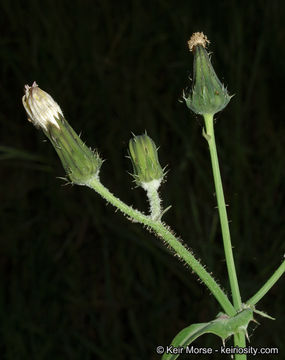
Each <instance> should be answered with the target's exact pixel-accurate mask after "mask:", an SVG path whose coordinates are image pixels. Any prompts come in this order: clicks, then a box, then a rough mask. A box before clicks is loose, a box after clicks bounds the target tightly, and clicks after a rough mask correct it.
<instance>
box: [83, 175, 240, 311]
mask: <svg viewBox="0 0 285 360" xmlns="http://www.w3.org/2000/svg"><path fill="white" fill-rule="evenodd" d="M85 185H86V186H89V187H90V188H92V189H93V190H95V191H96V192H97V193H98V194H100V195H101V196H102V197H103V198H104V199H106V200H107V201H108V202H109V203H111V204H112V205H114V206H115V207H116V208H117V209H119V210H120V211H121V212H122V213H124V214H126V215H128V216H129V217H130V218H131V219H133V220H135V221H137V222H140V223H141V224H143V225H146V226H147V229H149V230H154V231H155V232H156V234H157V235H158V236H159V237H161V238H162V239H163V240H164V241H165V242H166V243H167V244H168V245H169V246H170V247H171V248H172V249H173V250H174V252H175V253H176V254H177V255H178V257H179V258H181V259H182V260H184V261H185V262H186V263H187V264H188V265H189V266H190V268H191V269H192V270H193V271H194V272H195V273H196V274H197V275H198V276H199V278H200V279H201V280H202V281H203V282H204V283H205V285H206V286H207V287H208V288H209V290H210V291H211V293H212V294H213V295H214V297H215V298H216V299H217V301H218V302H219V304H220V305H221V307H222V308H223V310H224V311H225V312H226V314H227V315H229V316H234V315H235V314H236V311H235V309H234V307H233V305H232V304H231V302H230V301H229V299H228V297H227V295H226V294H225V293H224V292H223V290H222V289H221V288H220V286H219V285H218V284H217V282H216V281H215V279H214V278H213V277H212V276H211V275H210V274H209V273H208V272H207V271H206V270H205V268H204V266H203V265H201V264H200V262H199V261H198V260H197V259H196V258H195V257H194V255H193V254H192V253H191V252H190V251H189V250H187V249H186V248H185V247H184V246H183V245H182V243H181V242H180V241H179V240H178V239H177V238H176V237H175V236H174V235H173V233H172V232H171V230H170V229H169V227H167V226H166V225H165V224H163V223H162V222H161V221H160V220H153V219H151V217H149V216H147V215H144V214H142V213H141V212H140V211H138V210H135V209H133V208H132V207H131V206H128V205H127V204H125V203H124V202H122V201H121V200H120V199H118V198H116V197H115V196H114V195H113V194H112V193H111V192H110V191H109V190H108V189H107V188H106V187H105V186H104V185H103V184H102V183H101V182H100V180H99V178H98V177H93V178H92V179H90V180H89V181H88V182H87V183H86V184H85Z"/></svg>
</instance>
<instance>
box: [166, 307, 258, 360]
mask: <svg viewBox="0 0 285 360" xmlns="http://www.w3.org/2000/svg"><path fill="white" fill-rule="evenodd" d="M252 319H253V310H252V309H249V308H247V309H245V310H242V311H241V312H239V313H238V314H237V315H235V316H233V317H229V316H227V315H225V314H221V315H220V316H219V317H218V318H216V319H215V320H213V321H210V322H208V323H200V324H193V325H190V326H188V327H186V328H185V329H183V330H181V331H180V332H179V333H178V334H177V335H176V336H175V338H174V339H173V341H172V343H171V345H170V346H169V347H167V348H166V349H167V351H166V352H165V353H164V355H163V356H162V360H175V359H177V358H178V356H179V355H180V354H174V353H172V349H174V348H182V347H183V348H184V350H186V349H185V348H186V347H187V346H188V345H190V344H191V343H192V342H193V341H194V340H195V339H197V338H198V337H199V336H202V335H204V334H207V333H211V334H215V335H217V336H219V337H220V338H221V339H222V341H224V340H225V339H227V338H228V337H230V336H231V335H234V334H237V333H240V332H242V333H246V334H247V332H246V329H247V326H248V324H249V322H250V321H251V320H252Z"/></svg>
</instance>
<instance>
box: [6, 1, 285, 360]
mask: <svg viewBox="0 0 285 360" xmlns="http://www.w3.org/2000/svg"><path fill="white" fill-rule="evenodd" d="M284 10H285V9H284V2H282V1H272V2H269V1H261V0H256V1H250V2H248V1H247V2H245V1H237V0H229V1H215V2H214V1H203V2H196V1H195V2H194V1H191V0H187V1H178V2H177V1H170V0H154V1H143V0H128V1H121V2H119V1H111V0H96V1H91V0H89V1H87V0H86V1H82V0H81V1H79V0H73V1H67V0H61V1H57V2H54V1H46V0H43V1H36V0H26V1H20V0H11V1H8V0H3V1H2V2H1V38H0V61H1V67H0V72H1V82H0V103H1V108H0V126H1V148H0V151H1V152H0V159H1V207H0V211H1V217H0V219H1V239H0V249H1V250H0V284H1V285H0V323H1V340H0V348H1V359H2V358H3V359H9V360H10V359H11V360H17V359H21V360H25V359H29V360H30V359H37V360H44V359H71V360H72V359H80V360H84V359H86V360H91V359H92V360H93V359H102V360H103V359H104V360H105V359H106V360H110V359H117V360H121V359H122V360H123V359H136V360H146V359H158V358H159V357H158V356H157V355H156V354H155V348H156V346H157V345H167V344H169V343H170V341H171V339H172V338H173V336H174V335H175V334H176V333H177V332H178V331H179V330H180V329H182V328H183V327H185V326H187V325H189V324H191V323H195V322H206V321H209V320H211V319H213V318H214V317H215V315H216V314H217V313H218V312H219V311H220V308H219V307H218V305H217V304H216V301H215V299H214V298H213V297H212V296H210V295H209V292H208V290H207V289H205V287H204V286H203V285H201V284H200V283H199V282H197V278H196V277H195V276H194V275H192V274H191V272H189V271H188V269H187V268H186V267H185V266H184V265H183V264H182V263H180V262H179V261H178V260H177V259H176V258H174V257H173V256H172V254H170V253H169V252H168V250H167V249H166V248H164V246H163V244H161V243H160V241H159V240H158V239H157V238H155V237H154V236H153V235H151V234H148V233H147V232H146V231H145V229H143V228H142V227H141V226H139V225H137V224H133V223H130V222H129V221H128V220H127V219H126V218H124V217H122V216H121V214H118V213H117V214H116V213H115V212H114V209H113V208H112V207H111V206H110V205H109V206H106V203H105V201H103V200H102V199H101V198H99V197H98V196H97V194H96V193H94V192H92V191H91V190H90V189H87V188H83V187H76V186H70V185H67V186H63V185H64V181H62V180H60V179H58V177H61V176H64V172H63V169H62V167H61V165H60V162H59V160H58V159H57V157H56V154H55V152H54V150H53V148H52V146H51V145H50V144H49V143H48V142H46V141H45V139H44V136H43V134H42V133H41V132H39V131H37V130H36V129H35V128H34V127H33V126H31V124H30V123H28V122H27V121H26V115H25V113H24V110H23V107H22V104H21V96H22V94H23V86H24V84H31V83H32V82H33V81H34V80H36V81H37V82H38V84H39V85H40V87H41V88H42V89H44V90H46V91H47V92H49V93H50V94H51V95H52V96H53V97H54V98H55V99H56V101H57V102H58V103H59V104H60V105H61V107H62V109H63V112H64V114H65V116H66V118H67V119H68V120H69V122H70V123H71V125H72V126H73V128H74V129H75V130H76V131H78V132H82V138H83V139H84V140H85V141H86V143H87V144H88V145H89V146H92V147H93V148H94V147H96V148H97V149H98V150H99V152H100V154H101V156H102V157H103V158H104V159H107V161H106V162H105V163H104V164H103V167H102V170H101V179H102V181H103V183H104V184H105V185H106V186H107V187H109V188H110V190H111V191H112V192H114V193H115V194H116V195H117V196H119V197H120V198H121V199H122V200H124V201H126V202H127V203H128V204H133V205H134V206H135V207H137V208H139V209H142V210H144V211H145V210H147V204H146V198H145V194H144V193H143V191H142V190H141V189H135V188H134V184H133V183H132V178H131V177H130V175H129V174H128V171H131V164H130V161H129V160H128V159H127V158H126V155H127V145H128V141H129V138H130V137H131V132H134V133H135V134H141V133H142V132H144V131H145V130H147V132H148V134H149V135H150V136H151V137H152V138H153V140H154V141H155V142H156V144H157V145H158V146H160V150H159V155H160V160H161V164H162V166H164V165H166V164H167V165H168V169H169V173H168V175H167V182H166V183H164V184H163V186H162V188H161V195H162V198H163V204H164V206H168V205H170V204H171V205H172V209H171V210H170V211H169V212H168V213H167V214H166V215H165V221H166V222H167V223H168V224H169V225H170V226H171V227H172V228H173V229H174V231H175V232H176V233H177V234H179V235H181V237H182V238H183V239H184V241H185V243H186V244H187V245H188V246H189V247H190V248H192V249H194V251H195V253H196V254H197V256H198V257H199V258H201V259H202V261H203V263H204V264H206V265H207V268H208V269H209V271H212V272H213V273H214V274H215V277H216V278H217V279H218V280H219V282H220V283H221V284H222V286H223V287H224V289H225V290H226V291H227V293H229V285H228V282H227V274H226V269H225V261H224V256H223V250H222V245H221V234H220V229H219V223H218V214H217V210H216V208H215V206H216V201H215V196H214V187H213V180H212V174H211V167H210V160H209V154H208V149H207V145H206V141H205V140H204V139H203V137H202V136H201V133H202V127H201V124H202V122H201V119H200V118H198V117H196V116H194V115H193V114H192V113H190V111H188V109H187V108H186V106H185V105H184V104H182V103H180V102H179V99H181V95H182V90H183V89H184V88H185V87H187V86H189V80H188V77H189V75H190V76H191V73H192V60H193V59H192V54H190V53H189V51H188V49H187V44H186V42H187V40H188V39H189V37H190V35H191V34H192V33H193V32H194V31H203V32H205V33H206V34H207V35H208V37H209V39H210V40H211V45H210V51H211V52H213V55H212V60H213V64H214V67H215V69H216V72H217V74H218V76H219V77H220V79H221V80H222V81H223V82H224V83H225V84H226V85H227V86H228V89H229V92H230V93H231V94H235V96H234V97H233V99H232V100H231V102H230V104H229V106H228V107H227V109H226V110H224V111H223V112H222V113H221V114H218V115H217V116H216V133H217V141H218V151H219V155H220V161H221V165H222V176H223V182H224V189H225V196H226V199H227V203H228V205H229V206H228V212H229V217H230V219H231V224H230V225H231V231H232V239H233V246H234V250H235V258H236V264H237V272H238V275H239V278H240V286H241V293H242V297H243V299H244V300H246V299H248V298H249V297H251V296H252V295H253V294H254V292H255V291H257V290H258V288H259V287H260V286H261V285H262V284H263V283H264V281H265V280H267V278H268V277H269V276H270V275H271V273H272V271H273V270H274V269H275V268H276V267H277V266H278V265H279V263H280V261H281V258H282V256H283V254H284V237H285V227H284V205H283V203H284V193H285V191H284V190H285V189H284V135H285V126H284V115H283V112H282V109H283V108H282V106H283V105H284V99H283V98H284V83H285V73H284V69H285V67H284V58H285V53H284V51H285V47H284V42H285V28H284V16H283V15H284ZM258 308H259V309H261V310H264V311H266V312H268V313H269V314H270V315H272V316H274V317H276V318H277V320H276V321H274V322H272V321H270V320H267V319H261V318H259V319H258V320H259V321H260V323H261V326H256V325H251V326H250V331H249V333H250V336H251V339H252V340H251V345H252V346H259V347H261V346H275V347H276V346H277V347H279V348H280V352H281V351H282V346H283V354H284V341H283V340H284V337H283V336H284V331H283V330H282V329H283V326H284V279H283V280H280V281H279V283H278V284H277V285H276V286H275V287H274V288H273V289H272V290H271V291H270V293H269V294H268V295H267V296H266V297H265V298H264V299H263V300H262V301H261V302H260V303H259V306H258ZM282 339H283V340H282ZM227 344H228V345H229V346H230V345H231V341H229V342H228V343H227ZM195 345H196V346H199V345H204V346H215V347H218V346H220V345H221V343H220V342H219V340H218V339H216V338H215V337H214V336H212V335H209V336H204V337H203V338H201V339H200V340H198V341H197V342H196V343H195ZM283 356H284V355H283ZM218 358H219V357H218ZM276 358H280V359H281V358H282V355H281V354H280V355H279V356H277V357H276Z"/></svg>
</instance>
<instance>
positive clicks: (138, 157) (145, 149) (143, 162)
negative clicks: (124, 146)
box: [129, 134, 164, 188]
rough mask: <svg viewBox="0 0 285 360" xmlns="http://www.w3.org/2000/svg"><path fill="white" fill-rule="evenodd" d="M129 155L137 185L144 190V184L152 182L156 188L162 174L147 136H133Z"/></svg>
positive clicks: (154, 147)
mask: <svg viewBox="0 0 285 360" xmlns="http://www.w3.org/2000/svg"><path fill="white" fill-rule="evenodd" d="M129 155H130V159H131V161H132V164H133V169H134V174H133V176H134V178H135V181H136V183H137V185H140V186H142V187H143V188H145V185H144V184H146V183H149V182H151V181H154V182H155V183H156V182H157V187H158V186H159V185H160V183H161V180H162V178H163V175H164V174H163V169H162V168H161V166H160V164H159V160H158V155H157V148H156V146H155V143H154V142H153V140H152V139H151V138H150V137H149V136H148V135H147V134H143V135H139V136H134V137H133V138H132V139H131V140H130V142H129Z"/></svg>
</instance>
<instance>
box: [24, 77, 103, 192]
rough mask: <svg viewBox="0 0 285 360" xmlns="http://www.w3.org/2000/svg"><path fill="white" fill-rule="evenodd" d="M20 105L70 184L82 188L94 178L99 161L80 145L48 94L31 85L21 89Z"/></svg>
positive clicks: (96, 156)
mask: <svg viewBox="0 0 285 360" xmlns="http://www.w3.org/2000/svg"><path fill="white" fill-rule="evenodd" d="M22 101H23V105H24V108H25V110H26V112H27V114H28V120H29V121H31V122H32V123H33V124H34V125H35V126H36V127H38V128H41V129H42V130H43V132H44V134H45V135H46V136H47V137H48V138H49V140H50V141H51V143H52V145H53V147H54V148H55V150H56V152H57V154H58V156H59V158H60V160H61V162H62V165H63V167H64V169H65V171H66V173H67V176H68V177H69V179H70V180H71V181H72V182H73V183H75V184H78V185H84V184H86V182H87V181H88V180H90V179H91V178H92V177H94V176H98V174H99V170H100V167H101V165H102V162H103V161H102V160H101V159H100V157H99V155H98V153H97V152H95V151H93V150H91V149H90V148H88V147H87V146H86V145H85V144H84V143H83V141H82V140H81V139H80V137H79V136H78V135H77V134H76V132H75V131H74V130H73V129H72V127H71V126H70V125H69V124H68V122H67V121H66V120H65V118H64V116H63V113H62V111H61V109H60V107H59V105H58V104H57V103H56V102H55V101H54V100H53V98H52V97H51V96H50V95H49V94H47V93H46V92H45V91H43V90H41V89H40V88H39V87H38V85H37V84H36V83H35V82H34V83H33V85H32V86H28V85H26V86H25V95H24V96H23V99H22Z"/></svg>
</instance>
